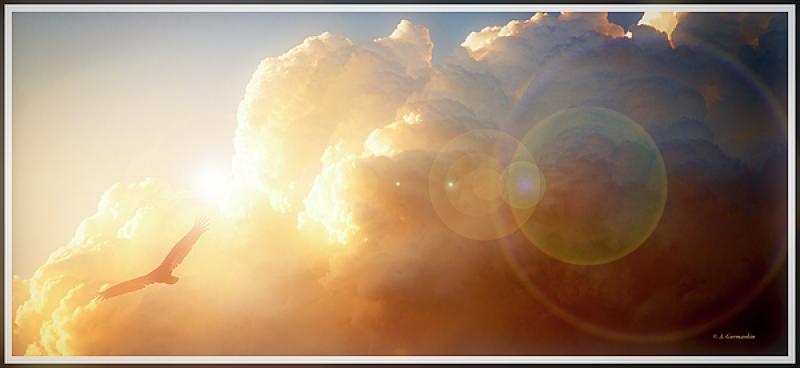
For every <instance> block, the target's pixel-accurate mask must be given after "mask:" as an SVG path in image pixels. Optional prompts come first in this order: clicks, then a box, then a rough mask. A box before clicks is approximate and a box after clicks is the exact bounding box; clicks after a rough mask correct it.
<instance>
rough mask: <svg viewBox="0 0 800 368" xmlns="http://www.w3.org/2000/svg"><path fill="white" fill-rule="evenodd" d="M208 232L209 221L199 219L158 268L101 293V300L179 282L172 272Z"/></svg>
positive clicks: (202, 218) (203, 218)
mask: <svg viewBox="0 0 800 368" xmlns="http://www.w3.org/2000/svg"><path fill="white" fill-rule="evenodd" d="M206 230H208V220H207V219H206V218H205V217H201V218H199V219H197V221H195V223H194V226H192V229H191V230H189V232H188V233H186V235H184V236H183V238H181V240H179V241H178V243H176V244H175V245H174V246H173V247H172V250H171V251H170V252H169V254H167V256H166V257H165V258H164V260H163V261H161V264H160V265H158V267H156V268H155V269H154V270H152V271H150V273H148V274H146V275H144V276H139V277H137V278H134V279H130V280H127V281H123V282H120V283H119V284H116V285H114V286H112V287H110V288H108V289H105V290H103V291H101V292H100V293H99V298H100V300H104V299H109V298H112V297H115V296H118V295H122V294H126V293H130V292H132V291H136V290H139V289H143V288H144V287H145V286H147V285H150V284H155V283H163V284H174V283H176V282H178V277H175V276H174V275H173V274H172V271H174V270H175V268H176V267H178V265H180V264H181V262H183V259H184V258H186V255H187V254H189V251H190V250H192V246H193V245H194V243H196V242H197V239H199V238H200V235H202V234H203V233H204V232H205V231H206Z"/></svg>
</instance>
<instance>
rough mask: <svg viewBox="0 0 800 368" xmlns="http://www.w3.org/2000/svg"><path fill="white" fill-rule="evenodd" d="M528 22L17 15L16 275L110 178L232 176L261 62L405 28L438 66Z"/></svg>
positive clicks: (458, 16) (89, 208)
mask: <svg viewBox="0 0 800 368" xmlns="http://www.w3.org/2000/svg"><path fill="white" fill-rule="evenodd" d="M530 16H531V14H529V13H480V14H478V13H446V14H445V13H376V14H363V13H361V14H358V13H356V14H352V13H329V14H317V13H299V14H292V16H291V17H289V16H286V15H285V14H274V13H273V14H270V13H221V14H209V13H184V14H174V13H110V14H109V13H27V14H20V13H17V14H14V19H13V31H12V32H13V41H12V42H13V60H12V63H13V72H12V73H13V75H12V79H13V117H12V120H13V123H12V124H13V126H12V129H13V133H12V134H13V141H12V144H13V174H12V175H13V221H14V222H13V223H14V228H13V245H14V248H13V252H14V256H13V271H14V274H18V275H21V276H26V277H27V276H30V275H31V274H32V272H33V271H34V270H35V269H36V267H37V266H38V265H40V264H42V262H44V260H45V259H46V257H47V255H48V254H49V253H50V252H51V251H53V250H54V249H55V248H57V247H59V246H61V245H63V244H65V243H66V242H68V241H69V239H70V238H71V236H72V234H73V232H74V231H75V228H76V226H77V225H78V223H79V222H80V221H81V220H82V219H84V218H86V217H87V216H89V215H91V214H92V213H94V211H95V208H96V205H97V203H98V201H99V198H100V195H101V194H102V193H103V192H104V191H105V190H106V189H108V188H109V187H110V186H111V185H112V184H114V183H117V182H126V183H130V182H137V181H139V180H141V179H142V178H145V177H155V178H160V179H164V180H166V181H168V182H170V183H172V184H173V185H175V186H178V187H180V186H186V185H188V183H189V182H190V181H191V180H192V178H194V177H195V176H196V174H195V173H196V172H197V171H198V170H203V168H204V167H208V166H211V167H213V168H215V169H216V170H228V168H229V166H230V158H231V156H232V154H233V144H232V139H233V135H234V128H235V126H236V116H235V115H236V109H237V106H238V103H239V101H240V100H241V98H242V96H243V94H244V89H245V86H246V84H247V81H248V80H249V79H250V76H251V75H252V73H253V72H254V71H255V69H256V66H257V65H258V63H259V62H260V61H261V60H262V59H263V58H265V57H268V56H278V55H280V54H282V53H284V52H285V51H287V50H289V49H290V48H292V47H294V46H295V45H297V44H299V43H301V42H302V40H303V39H305V38H306V37H309V36H312V35H317V34H320V33H322V32H325V31H329V32H332V33H334V34H341V35H344V36H346V37H348V38H350V39H352V40H353V41H354V42H364V41H368V40H371V39H375V38H378V37H382V36H385V35H388V34H390V33H391V32H392V30H393V29H394V27H395V26H396V25H397V23H398V22H399V21H400V20H401V19H409V20H411V21H412V22H414V23H416V24H422V25H425V26H426V27H428V28H429V29H430V32H431V37H432V39H433V42H434V50H433V59H434V63H436V62H437V61H439V60H442V59H443V58H444V57H446V55H447V54H449V52H450V50H452V49H453V48H454V47H458V45H459V44H460V43H461V42H463V40H464V39H465V37H466V36H467V35H468V34H469V32H471V31H478V30H480V29H482V28H483V27H485V26H489V25H496V24H505V23H507V22H508V21H509V20H511V19H526V18H529V17H530ZM637 17H638V14H635V15H633V16H632V17H631V16H626V15H615V16H613V17H611V18H612V21H615V22H619V23H623V24H624V23H630V22H635V18H637ZM631 19H634V20H631ZM278 30H280V31H278ZM179 141H182V142H184V143H181V144H176V142H179ZM187 141H188V142H190V144H186V143H185V142H187ZM154 157H157V158H158V159H153V158H154ZM42 220H45V221H47V222H48V223H49V225H48V227H47V228H46V229H41V228H40V224H41V222H42Z"/></svg>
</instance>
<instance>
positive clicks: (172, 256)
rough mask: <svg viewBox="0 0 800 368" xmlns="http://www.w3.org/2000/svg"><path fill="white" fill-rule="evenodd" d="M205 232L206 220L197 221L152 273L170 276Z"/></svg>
mask: <svg viewBox="0 0 800 368" xmlns="http://www.w3.org/2000/svg"><path fill="white" fill-rule="evenodd" d="M206 230H208V219H206V218H205V217H201V218H199V219H197V221H196V222H195V223H194V226H192V229H191V230H189V232H188V233H186V235H184V236H183V238H181V240H179V241H178V242H177V243H176V244H175V245H174V246H173V247H172V250H171V251H170V252H169V254H167V256H166V257H164V260H163V261H161V264H160V265H159V266H158V267H157V268H156V269H155V270H153V273H162V272H163V273H165V274H167V275H169V274H171V273H172V271H173V270H175V268H176V267H178V265H180V264H181V262H183V259H184V258H186V255H188V254H189V251H190V250H192V246H194V243H196V242H197V239H199V238H200V235H203V233H204V232H205V231H206Z"/></svg>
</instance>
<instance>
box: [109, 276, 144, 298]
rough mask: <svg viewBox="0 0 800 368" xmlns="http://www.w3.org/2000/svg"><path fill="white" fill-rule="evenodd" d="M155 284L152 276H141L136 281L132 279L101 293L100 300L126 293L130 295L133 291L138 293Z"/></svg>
mask: <svg viewBox="0 0 800 368" xmlns="http://www.w3.org/2000/svg"><path fill="white" fill-rule="evenodd" d="M153 282H155V281H154V280H153V278H152V277H150V275H149V274H148V275H145V276H140V277H137V278H135V279H130V280H128V281H123V282H120V283H119V284H116V285H114V286H112V287H110V288H108V289H105V290H103V291H101V292H100V299H101V300H102V299H108V298H111V297H115V296H117V295H122V294H126V293H130V292H132V291H136V290H139V289H143V288H144V287H145V286H147V285H150V284H152V283H153Z"/></svg>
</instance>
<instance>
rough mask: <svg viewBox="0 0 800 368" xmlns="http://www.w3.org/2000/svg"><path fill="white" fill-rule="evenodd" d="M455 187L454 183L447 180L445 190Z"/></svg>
mask: <svg viewBox="0 0 800 368" xmlns="http://www.w3.org/2000/svg"><path fill="white" fill-rule="evenodd" d="M455 187H456V182H454V181H452V180H448V181H447V189H453V188H455Z"/></svg>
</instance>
